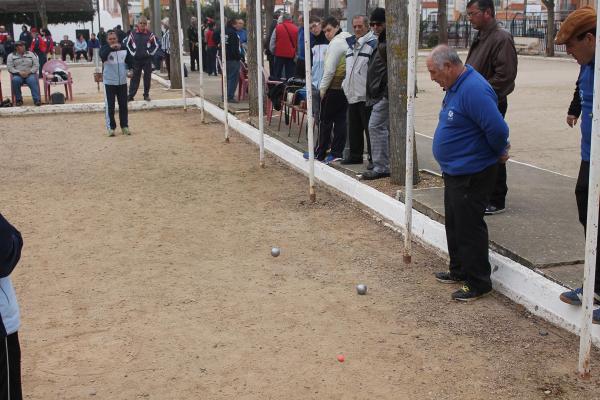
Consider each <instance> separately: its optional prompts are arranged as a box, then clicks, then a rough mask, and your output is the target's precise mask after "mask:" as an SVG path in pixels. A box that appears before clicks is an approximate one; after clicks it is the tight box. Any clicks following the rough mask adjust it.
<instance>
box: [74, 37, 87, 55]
mask: <svg viewBox="0 0 600 400" xmlns="http://www.w3.org/2000/svg"><path fill="white" fill-rule="evenodd" d="M81 56H83V58H85V60H86V61H88V45H87V42H86V41H85V38H84V37H83V35H79V39H77V41H76V42H75V60H76V61H79V59H80V58H81Z"/></svg>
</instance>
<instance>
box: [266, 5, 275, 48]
mask: <svg viewBox="0 0 600 400" xmlns="http://www.w3.org/2000/svg"><path fill="white" fill-rule="evenodd" d="M263 7H264V9H265V20H264V23H263V27H264V29H263V43H264V42H265V40H267V36H269V34H270V33H271V32H269V28H270V27H271V21H273V13H274V9H275V0H264V1H263Z"/></svg>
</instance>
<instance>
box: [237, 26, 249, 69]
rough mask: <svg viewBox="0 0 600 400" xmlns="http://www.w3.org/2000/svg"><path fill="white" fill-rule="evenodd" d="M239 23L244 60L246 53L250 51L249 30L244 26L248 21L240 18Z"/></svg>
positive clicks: (238, 29) (238, 28) (239, 35)
mask: <svg viewBox="0 0 600 400" xmlns="http://www.w3.org/2000/svg"><path fill="white" fill-rule="evenodd" d="M237 24H238V26H237V31H238V37H239V38H240V51H241V52H242V60H245V59H246V53H247V52H248V31H246V28H244V26H245V25H246V23H245V22H244V20H243V19H241V18H240V19H238V22H237Z"/></svg>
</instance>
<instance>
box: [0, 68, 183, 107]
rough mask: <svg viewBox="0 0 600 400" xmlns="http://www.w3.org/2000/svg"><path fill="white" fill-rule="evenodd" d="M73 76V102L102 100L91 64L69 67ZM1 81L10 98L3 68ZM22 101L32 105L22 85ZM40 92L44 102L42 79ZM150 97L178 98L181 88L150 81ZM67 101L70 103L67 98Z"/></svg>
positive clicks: (56, 88)
mask: <svg viewBox="0 0 600 400" xmlns="http://www.w3.org/2000/svg"><path fill="white" fill-rule="evenodd" d="M69 70H70V71H71V74H72V76H73V103H101V102H104V89H103V87H102V84H100V90H98V85H97V84H96V82H94V67H93V66H82V65H81V66H73V67H71V68H70V69H69ZM0 78H1V81H2V94H3V96H4V98H10V95H11V92H10V76H9V74H8V71H7V70H6V69H3V70H2V72H1V73H0ZM22 91H23V103H24V104H25V105H33V101H32V99H31V92H30V91H29V88H28V87H23V88H22ZM40 92H41V95H42V102H44V88H43V86H42V80H40ZM54 92H61V93H63V94H64V93H65V90H64V86H53V87H52V88H51V93H54ZM143 93H144V92H143V83H142V82H140V89H139V90H138V94H137V95H136V98H135V99H136V100H142V95H143ZM150 97H151V98H152V99H156V100H158V99H178V98H181V90H168V89H165V88H164V87H163V86H161V85H159V84H158V83H157V82H155V81H152V84H151V86H150ZM67 103H71V101H70V100H69V101H68V102H67Z"/></svg>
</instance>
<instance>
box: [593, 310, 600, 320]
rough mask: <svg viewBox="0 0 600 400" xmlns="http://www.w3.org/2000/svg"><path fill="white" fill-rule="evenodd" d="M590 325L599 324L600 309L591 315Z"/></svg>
mask: <svg viewBox="0 0 600 400" xmlns="http://www.w3.org/2000/svg"><path fill="white" fill-rule="evenodd" d="M592 324H600V308H599V309H597V310H594V312H593V313H592Z"/></svg>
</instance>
